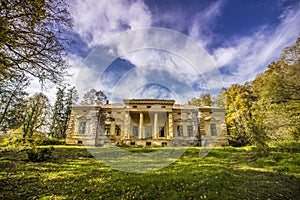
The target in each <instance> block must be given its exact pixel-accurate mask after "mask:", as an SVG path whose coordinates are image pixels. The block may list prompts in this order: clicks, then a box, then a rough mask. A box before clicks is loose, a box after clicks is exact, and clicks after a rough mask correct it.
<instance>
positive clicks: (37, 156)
mask: <svg viewBox="0 0 300 200" xmlns="http://www.w3.org/2000/svg"><path fill="white" fill-rule="evenodd" d="M53 150H54V148H53V147H51V148H43V149H40V148H37V149H28V150H27V157H28V159H29V160H30V161H32V162H41V161H46V160H49V159H50V157H51V153H52V151H53Z"/></svg>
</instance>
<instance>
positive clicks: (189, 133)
mask: <svg viewBox="0 0 300 200" xmlns="http://www.w3.org/2000/svg"><path fill="white" fill-rule="evenodd" d="M187 132H188V136H189V137H192V136H193V126H191V125H189V126H187Z"/></svg>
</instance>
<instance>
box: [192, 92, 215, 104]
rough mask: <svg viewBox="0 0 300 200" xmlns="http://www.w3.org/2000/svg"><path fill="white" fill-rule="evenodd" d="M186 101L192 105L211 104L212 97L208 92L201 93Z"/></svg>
mask: <svg viewBox="0 0 300 200" xmlns="http://www.w3.org/2000/svg"><path fill="white" fill-rule="evenodd" d="M188 103H189V104H190V105H194V106H212V97H211V95H210V94H209V93H207V94H201V96H200V97H199V98H192V99H191V100H190V101H189V102H188Z"/></svg>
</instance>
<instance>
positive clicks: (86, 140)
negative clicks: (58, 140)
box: [66, 99, 228, 146]
mask: <svg viewBox="0 0 300 200" xmlns="http://www.w3.org/2000/svg"><path fill="white" fill-rule="evenodd" d="M205 142H213V143H217V144H218V145H227V144H228V140H227V133H226V125H225V110H224V109H222V108H212V107H198V106H192V105H179V104H175V101H174V100H162V99H128V100H123V103H122V104H121V103H120V104H104V105H94V106H91V105H86V106H76V107H73V108H72V113H71V118H70V122H69V127H68V130H67V139H66V143H67V144H73V145H74V144H78V145H96V146H101V145H105V144H111V145H118V144H119V145H128V146H129V145H130V146H181V145H197V146H201V145H203V144H204V143H205Z"/></svg>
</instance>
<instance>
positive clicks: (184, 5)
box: [49, 0, 300, 103]
mask: <svg viewBox="0 0 300 200" xmlns="http://www.w3.org/2000/svg"><path fill="white" fill-rule="evenodd" d="M69 1H70V4H71V7H70V11H71V15H72V17H73V18H74V30H72V31H66V32H67V34H68V36H69V37H70V38H72V44H71V45H70V46H66V48H67V51H68V55H69V58H68V59H69V62H70V64H71V66H72V67H71V68H70V74H73V76H72V78H70V80H69V82H70V84H71V85H75V86H76V87H77V89H78V91H79V93H80V95H81V96H82V95H83V93H84V92H86V91H87V90H89V89H92V88H95V89H99V90H103V91H104V92H105V93H106V94H107V95H108V96H109V97H110V99H111V100H112V101H114V102H116V101H120V100H121V99H123V98H165V99H168V98H173V99H176V101H177V102H179V103H184V102H185V101H187V100H188V99H189V98H191V97H193V96H200V94H201V93H204V92H210V93H216V92H217V91H218V90H219V89H220V88H221V87H228V86H230V85H231V84H233V83H244V82H245V81H249V80H253V79H254V78H255V76H256V75H257V74H258V73H261V72H263V71H264V70H265V69H266V68H267V64H268V63H270V62H271V61H273V60H277V59H278V58H279V56H280V53H281V51H282V49H283V48H284V47H286V46H289V45H291V44H293V43H294V42H295V40H296V38H297V36H298V35H299V33H300V23H299V19H300V3H299V1H297V0H294V1H293V0H264V1H261V0H249V1H240V0H215V1H213V0H188V1H181V0H127V1H126V0H101V1H99V0H69ZM53 91H54V93H55V90H54V89H53V90H51V89H50V90H49V92H52V95H53Z"/></svg>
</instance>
